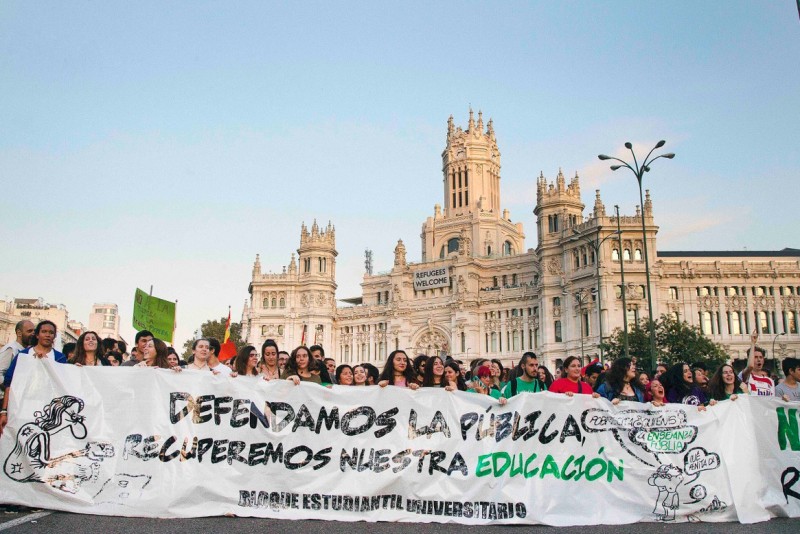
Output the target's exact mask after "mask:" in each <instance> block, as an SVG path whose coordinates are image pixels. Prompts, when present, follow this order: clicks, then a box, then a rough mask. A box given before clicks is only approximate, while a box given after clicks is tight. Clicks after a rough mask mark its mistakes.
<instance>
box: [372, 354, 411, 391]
mask: <svg viewBox="0 0 800 534" xmlns="http://www.w3.org/2000/svg"><path fill="white" fill-rule="evenodd" d="M378 385H379V386H380V387H382V388H385V387H386V386H396V387H399V388H408V389H419V384H417V373H416V372H415V371H414V366H413V365H411V361H410V360H409V359H408V355H407V354H406V353H405V352H404V351H402V350H393V351H392V352H391V354H389V357H388V358H386V365H384V367H383V372H382V373H381V376H380V377H379V379H378Z"/></svg>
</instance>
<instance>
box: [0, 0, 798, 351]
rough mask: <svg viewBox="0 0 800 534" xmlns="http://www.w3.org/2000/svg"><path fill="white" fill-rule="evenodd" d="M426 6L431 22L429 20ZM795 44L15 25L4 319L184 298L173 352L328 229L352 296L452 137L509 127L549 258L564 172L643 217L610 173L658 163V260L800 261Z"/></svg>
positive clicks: (554, 8)
mask: <svg viewBox="0 0 800 534" xmlns="http://www.w3.org/2000/svg"><path fill="white" fill-rule="evenodd" d="M431 4H433V5H431ZM799 58H800V20H798V14H797V7H796V3H795V1H794V0H780V1H779V0H775V1H770V2H752V1H747V2H730V1H729V2H697V1H685V2H684V1H672V2H642V1H635V2H622V1H615V2H485V3H480V2H458V3H449V2H448V3H445V2H435V3H431V2H421V3H416V2H402V3H392V4H390V3H387V2H365V3H355V2H351V3H330V2H320V3H286V4H272V3H266V2H253V3H249V2H172V3H168V4H165V3H163V2H152V3H149V2H136V3H130V2H69V3H67V2H35V3H34V2H11V1H5V2H3V3H2V4H0V91H2V93H0V94H1V95H2V98H0V123H2V125H3V127H2V128H0V176H2V183H3V188H2V191H3V193H4V195H3V200H4V206H5V210H4V211H5V214H4V217H3V232H0V249H1V250H3V251H4V253H5V256H6V261H5V262H4V264H3V267H2V268H0V296H2V295H5V296H8V297H38V296H41V297H43V298H44V299H45V300H46V301H48V302H52V303H64V304H66V305H67V306H68V308H69V310H70V316H71V317H72V318H75V319H78V320H82V321H84V322H85V321H86V320H87V318H88V313H89V311H90V306H91V304H92V303H93V302H105V301H110V302H117V303H118V304H119V305H120V308H121V313H122V320H123V329H122V333H123V335H124V336H125V337H126V338H128V339H130V338H131V337H132V328H131V327H130V312H131V306H132V300H133V292H134V289H135V288H136V287H137V286H139V287H142V288H143V289H148V288H149V286H150V284H153V285H154V286H155V294H156V295H158V296H161V297H163V298H168V299H178V300H179V306H178V341H179V342H182V341H183V340H184V339H185V338H186V337H188V336H190V335H191V332H192V331H193V330H195V329H196V328H197V327H198V326H199V324H200V323H201V322H202V321H203V320H205V319H207V318H209V317H219V316H222V315H224V314H225V313H226V310H227V307H228V305H231V306H233V314H234V318H235V319H238V318H239V316H240V314H241V307H242V303H243V301H244V299H245V298H247V296H248V295H247V284H248V282H249V276H250V270H251V268H252V262H253V259H254V258H255V255H256V253H260V254H261V258H262V265H263V268H264V270H265V271H269V270H272V271H275V272H279V271H280V269H281V267H282V266H283V265H285V264H286V263H287V262H288V261H289V256H290V254H291V252H292V251H293V250H295V249H296V248H297V246H298V244H299V233H300V224H301V222H303V221H305V222H306V223H308V224H311V222H312V220H313V219H314V218H315V217H316V218H317V219H318V221H319V222H320V223H324V224H326V223H327V221H328V220H331V221H332V222H333V223H334V224H335V225H336V229H337V247H338V250H339V258H338V263H337V272H338V282H339V291H338V293H337V296H338V297H339V298H344V297H349V296H354V295H358V294H360V288H359V286H358V284H359V282H360V280H361V276H362V274H363V250H364V248H365V247H370V248H372V249H373V250H374V251H375V263H376V269H377V270H384V269H388V268H389V267H390V265H391V259H392V250H393V248H394V244H395V242H396V240H397V239H398V238H402V239H403V240H404V241H405V243H406V246H407V247H408V250H409V259H414V260H416V259H418V258H419V255H420V244H419V237H418V236H419V231H420V225H421V224H422V222H423V221H424V219H425V217H427V216H428V215H430V214H432V212H433V205H434V204H435V203H437V202H442V199H441V152H442V149H443V148H444V140H445V131H446V121H447V117H448V116H449V115H450V114H451V113H452V114H453V115H454V118H455V122H456V124H458V125H465V124H466V121H467V110H468V106H469V105H470V104H471V105H472V107H473V108H474V109H475V110H476V111H477V110H478V109H482V110H483V111H484V118H485V119H487V120H488V118H489V117H493V118H494V123H495V130H496V132H497V137H498V143H499V145H500V150H501V152H502V158H503V169H502V186H501V187H502V192H503V206H504V207H508V208H509V209H510V210H511V216H512V219H513V220H515V221H521V222H523V224H524V225H525V229H526V233H527V236H528V239H527V242H526V245H527V247H530V248H533V247H535V246H536V237H535V220H534V217H533V213H532V210H533V208H534V203H535V177H536V176H538V174H539V171H540V170H541V171H544V173H545V175H546V176H547V177H548V178H550V179H553V178H554V176H555V174H556V173H557V171H558V169H559V167H562V168H563V169H564V172H565V174H567V175H568V176H571V175H573V174H574V173H575V171H578V172H579V173H580V175H581V177H582V190H583V194H584V202H585V203H587V204H588V205H589V206H591V204H592V198H593V191H594V189H595V188H597V187H599V188H600V189H601V192H602V195H603V199H604V201H605V203H606V205H607V207H609V208H610V207H611V206H613V204H615V203H618V204H620V206H622V207H623V209H624V211H626V212H628V213H632V212H633V210H634V206H635V205H636V204H637V203H638V190H637V189H636V185H635V180H634V178H633V176H632V175H630V174H622V173H621V171H618V173H615V174H613V175H612V174H611V171H609V170H608V168H607V166H606V165H605V164H601V163H600V162H599V161H597V159H596V155H597V154H598V153H601V152H606V153H619V154H621V153H622V152H621V151H622V145H623V143H624V142H625V141H628V140H630V141H633V142H634V143H636V144H637V145H641V146H642V147H644V146H645V145H646V144H651V145H652V144H653V143H655V142H656V141H658V140H659V139H661V138H663V139H666V140H667V142H668V144H667V146H666V147H665V149H668V150H670V151H674V152H676V153H677V157H676V158H675V159H674V160H672V161H665V160H660V161H659V162H657V164H655V165H654V166H653V171H652V172H651V173H650V174H649V175H648V176H647V184H646V185H647V186H648V187H649V188H650V189H651V191H652V195H653V201H654V207H655V214H656V222H657V223H658V224H659V225H660V227H661V232H660V233H659V248H661V249H673V250H674V249H690V250H691V249H713V250H721V249H734V250H736V249H742V248H743V247H747V248H749V249H751V250H752V249H780V248H783V247H787V246H792V247H798V246H800V243H798V241H797V228H798V225H800V216H798V213H797V198H798V192H800V187H798V185H797V179H798V177H800V151H798V148H797V146H798V139H800V112H799V111H798V110H799V109H800V68H798V59H799Z"/></svg>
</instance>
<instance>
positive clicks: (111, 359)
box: [105, 352, 122, 367]
mask: <svg viewBox="0 0 800 534" xmlns="http://www.w3.org/2000/svg"><path fill="white" fill-rule="evenodd" d="M105 357H106V361H108V365H110V366H111V367H119V365H120V364H121V363H122V354H120V353H119V352H109V353H108V354H106V355H105Z"/></svg>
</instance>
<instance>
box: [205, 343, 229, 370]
mask: <svg viewBox="0 0 800 534" xmlns="http://www.w3.org/2000/svg"><path fill="white" fill-rule="evenodd" d="M208 346H209V349H208V366H209V367H210V368H211V372H212V373H214V374H215V375H219V374H222V375H226V376H228V375H230V374H231V373H232V372H233V369H231V368H230V367H228V366H227V365H225V364H224V363H222V362H221V361H219V351H220V350H221V349H222V347H221V346H220V344H219V341H218V340H217V339H215V338H213V337H210V338H208Z"/></svg>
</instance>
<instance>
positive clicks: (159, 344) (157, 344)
mask: <svg viewBox="0 0 800 534" xmlns="http://www.w3.org/2000/svg"><path fill="white" fill-rule="evenodd" d="M136 367H158V368H160V369H175V370H176V371H177V370H180V366H170V364H169V361H168V360H167V344H166V343H164V342H163V341H161V340H160V339H158V338H153V339H151V340H150V341H148V342H147V344H146V345H145V346H144V349H142V361H140V362H139V363H138V364H137V365H136Z"/></svg>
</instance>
